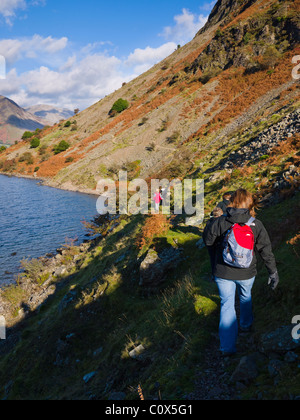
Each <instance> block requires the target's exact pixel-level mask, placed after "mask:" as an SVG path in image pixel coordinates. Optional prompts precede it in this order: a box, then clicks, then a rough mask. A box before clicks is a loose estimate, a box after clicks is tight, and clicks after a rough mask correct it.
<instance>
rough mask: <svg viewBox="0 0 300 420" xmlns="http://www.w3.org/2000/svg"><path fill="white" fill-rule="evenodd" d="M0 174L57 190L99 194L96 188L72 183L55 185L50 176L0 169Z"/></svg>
mask: <svg viewBox="0 0 300 420" xmlns="http://www.w3.org/2000/svg"><path fill="white" fill-rule="evenodd" d="M0 175H4V176H7V177H9V178H23V179H30V180H32V181H37V182H40V185H41V186H45V187H50V188H55V189H57V190H62V191H70V192H76V193H79V194H87V195H93V196H99V194H98V193H97V191H96V190H89V189H83V188H76V187H75V186H73V185H72V186H70V187H67V186H58V185H55V184H54V183H52V180H51V179H50V178H43V177H38V176H33V175H24V174H20V173H13V174H11V173H7V172H2V171H0Z"/></svg>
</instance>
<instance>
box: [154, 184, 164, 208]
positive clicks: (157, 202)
mask: <svg viewBox="0 0 300 420" xmlns="http://www.w3.org/2000/svg"><path fill="white" fill-rule="evenodd" d="M161 201H162V196H161V194H160V191H159V190H156V193H155V195H154V203H155V211H156V213H158V212H159V205H160V203H161Z"/></svg>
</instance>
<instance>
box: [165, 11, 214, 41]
mask: <svg viewBox="0 0 300 420" xmlns="http://www.w3.org/2000/svg"><path fill="white" fill-rule="evenodd" d="M207 19H208V16H204V15H202V14H200V15H195V14H193V13H191V12H190V11H189V10H187V9H183V10H182V14H181V15H177V16H175V17H174V20H175V23H176V24H175V25H174V26H166V27H165V28H164V31H163V33H162V34H160V36H162V37H164V38H165V39H166V40H171V41H173V42H176V43H177V44H186V43H187V42H189V41H191V40H192V39H193V38H194V36H195V35H196V33H197V32H198V31H199V30H200V29H201V28H202V27H203V26H204V25H205V23H206V22H207Z"/></svg>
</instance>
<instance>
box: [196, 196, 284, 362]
mask: <svg viewBox="0 0 300 420" xmlns="http://www.w3.org/2000/svg"><path fill="white" fill-rule="evenodd" d="M255 205H256V204H255V200H254V197H253V195H252V194H251V193H249V192H248V191H246V190H244V189H239V190H237V191H236V192H235V193H234V194H233V196H232V197H231V199H230V204H229V207H228V208H227V213H226V214H225V215H224V216H221V217H219V218H217V219H215V220H213V221H212V222H211V223H209V224H208V225H207V226H206V228H205V230H204V234H203V240H204V243H205V245H206V246H207V247H214V248H215V261H214V264H213V275H214V279H215V282H216V283H217V286H218V288H219V293H220V297H221V317H220V327H219V332H220V341H221V349H220V350H221V352H222V353H223V354H225V355H228V354H234V353H236V340H237V335H238V322H237V315H236V311H235V294H236V288H237V289H238V292H239V297H240V329H241V331H244V332H247V331H250V330H251V327H252V324H253V320H254V319H253V312H252V295H251V291H252V287H253V284H254V281H255V277H256V275H257V267H256V264H257V260H256V253H258V254H260V256H261V258H262V259H263V261H264V263H265V265H266V267H267V269H268V272H269V283H268V284H269V285H270V287H271V289H272V290H275V289H276V287H277V285H278V283H279V276H278V272H277V267H276V261H275V257H274V255H273V252H272V245H271V241H270V238H269V235H268V233H267V231H266V229H265V227H264V225H263V224H262V222H261V221H259V220H257V219H255Z"/></svg>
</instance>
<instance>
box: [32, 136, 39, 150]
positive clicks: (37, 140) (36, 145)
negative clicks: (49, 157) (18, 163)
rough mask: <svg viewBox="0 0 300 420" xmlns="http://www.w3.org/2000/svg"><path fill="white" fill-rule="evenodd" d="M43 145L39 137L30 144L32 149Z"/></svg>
mask: <svg viewBox="0 0 300 420" xmlns="http://www.w3.org/2000/svg"><path fill="white" fill-rule="evenodd" d="M40 144H41V142H40V139H38V138H37V137H34V138H33V139H32V140H31V142H30V149H36V148H37V147H39V146H40Z"/></svg>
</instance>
